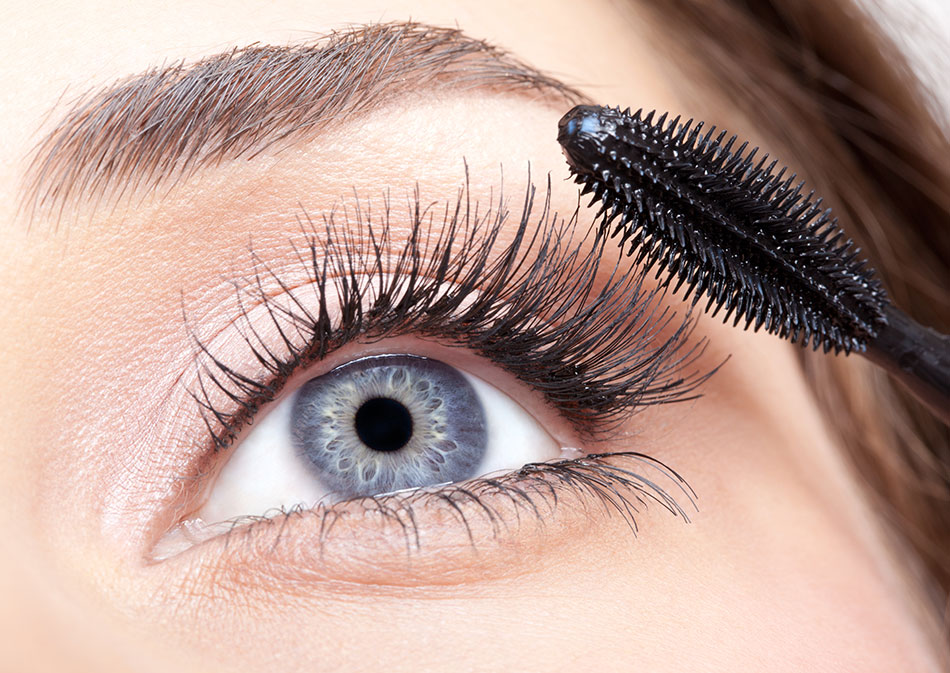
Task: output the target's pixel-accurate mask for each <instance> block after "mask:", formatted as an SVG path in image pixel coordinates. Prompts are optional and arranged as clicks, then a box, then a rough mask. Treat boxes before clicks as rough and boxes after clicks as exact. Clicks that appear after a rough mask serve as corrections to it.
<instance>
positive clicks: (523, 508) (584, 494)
mask: <svg viewBox="0 0 950 673" xmlns="http://www.w3.org/2000/svg"><path fill="white" fill-rule="evenodd" d="M635 467H639V468H641V469H643V468H645V469H648V470H650V471H652V472H655V473H656V475H657V476H656V477H655V478H653V479H650V478H647V477H645V476H643V474H641V472H639V471H636V470H635V469H634V468H635ZM659 480H663V481H665V482H668V483H669V484H671V485H672V486H673V490H675V491H677V492H678V494H679V495H681V496H684V497H685V499H686V500H687V502H688V503H689V505H690V508H691V509H693V510H697V503H696V493H695V492H694V491H693V490H692V488H691V487H690V486H689V484H688V483H687V482H686V481H685V480H684V479H683V478H682V477H681V476H680V475H679V474H677V473H676V472H675V471H674V470H673V469H671V468H670V467H668V466H667V465H665V464H664V463H662V462H660V461H658V460H656V459H655V458H651V457H650V456H647V455H645V454H641V453H636V452H633V451H622V452H613V453H604V454H591V455H588V456H584V457H583V458H574V459H570V460H562V461H557V462H553V463H529V464H527V465H525V466H523V467H522V468H520V469H518V470H515V471H513V472H509V473H507V474H504V475H502V476H499V477H494V478H486V477H481V478H478V479H473V480H470V481H466V482H460V483H457V484H449V485H443V486H440V487H438V488H437V489H432V490H427V489H420V490H414V491H409V492H405V493H390V494H383V495H373V496H365V497H359V498H352V499H349V500H344V501H341V502H338V503H334V504H331V505H327V504H323V503H320V504H318V505H316V506H315V507H308V506H304V505H299V506H295V507H291V508H285V509H281V510H279V511H277V512H276V513H270V514H269V515H266V516H245V517H239V518H236V519H233V520H231V521H229V522H227V524H228V529H227V530H226V531H225V532H224V533H222V535H223V536H224V538H225V544H226V545H230V544H231V543H232V540H236V541H240V542H242V543H251V544H253V543H255V542H257V543H266V545H267V546H268V547H269V548H270V550H271V551H273V550H274V549H275V548H276V547H277V545H278V544H280V540H281V536H282V534H283V532H284V531H285V529H286V526H287V524H288V523H289V521H290V520H292V519H295V518H300V517H307V518H308V519H310V518H312V517H316V519H317V521H318V522H319V523H318V524H317V525H316V526H315V528H316V529H317V530H319V542H318V545H319V549H320V551H321V554H323V552H324V551H325V549H326V544H327V542H328V540H329V539H330V537H331V534H332V532H333V530H334V527H335V526H337V525H338V524H339V523H340V522H341V521H342V520H344V519H347V518H350V517H375V518H376V519H377V520H378V522H379V523H380V524H381V525H385V523H387V522H388V523H390V524H392V525H394V526H395V529H396V530H397V531H399V532H400V533H401V534H402V535H403V536H404V537H405V546H406V552H407V554H411V553H412V552H413V551H416V550H419V549H421V548H422V540H421V535H420V530H421V523H420V521H423V520H424V519H423V517H422V516H421V515H419V514H417V511H425V512H427V514H431V512H432V507H443V508H445V509H446V511H448V512H450V513H451V514H453V515H454V516H455V517H456V518H457V519H458V522H459V525H461V526H462V528H463V529H464V530H465V531H466V533H467V535H468V539H469V543H470V544H472V545H473V546H475V544H476V542H475V537H474V535H473V533H472V528H473V526H474V525H476V523H477V519H480V520H481V522H482V523H487V524H488V525H489V526H490V529H491V533H492V535H493V536H494V537H496V538H497V537H498V535H499V534H501V533H502V532H503V531H506V530H508V528H509V525H510V523H511V522H512V520H514V521H515V522H516V523H518V524H519V525H520V524H523V523H525V520H524V518H523V517H522V515H523V514H526V515H528V517H530V518H533V519H534V520H536V521H537V522H538V523H540V524H542V525H543V524H545V522H547V521H548V517H549V515H550V514H551V513H553V511H554V510H555V509H556V508H557V506H558V505H559V504H560V503H561V501H562V500H563V499H564V498H565V497H570V496H574V497H577V498H578V499H579V500H580V501H581V502H583V503H584V505H583V506H584V507H587V506H589V505H590V504H593V505H594V506H599V507H600V508H601V509H602V510H603V512H604V513H605V514H607V515H617V516H620V517H621V518H622V519H623V520H624V522H625V523H626V524H627V526H628V527H629V529H630V531H631V532H632V533H633V534H634V535H636V533H637V531H638V526H637V521H636V515H637V514H639V513H640V512H641V511H643V510H645V509H647V508H649V506H650V503H654V504H656V505H659V506H660V507H662V508H663V509H664V510H666V511H667V512H669V513H670V514H672V515H673V516H675V517H679V518H681V519H683V520H684V521H685V522H687V523H688V522H689V521H690V518H689V512H688V511H687V510H686V509H684V508H683V507H682V506H681V505H680V504H679V502H678V501H677V499H676V498H674V496H673V495H671V494H670V493H669V492H668V491H667V490H665V489H664V488H663V487H662V486H661V485H660V484H659V483H658V482H659ZM506 507H510V508H512V509H514V510H515V511H516V512H517V516H515V517H514V519H513V517H512V516H510V513H506V512H505V511H503V510H504V509H505V508H506ZM267 531H271V532H274V536H273V537H272V538H258V537H256V535H258V534H264V533H266V532H267ZM252 535H254V536H255V537H253V538H252V537H251V536H252Z"/></svg>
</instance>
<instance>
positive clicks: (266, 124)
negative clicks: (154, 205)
mask: <svg viewBox="0 0 950 673" xmlns="http://www.w3.org/2000/svg"><path fill="white" fill-rule="evenodd" d="M439 89H441V90H463V91H465V90H481V91H491V92H495V93H515V94H520V95H527V96H530V97H535V98H541V99H546V100H550V99H552V98H553V99H554V100H555V102H557V103H565V104H575V103H578V102H581V101H583V100H584V96H583V95H582V94H581V93H579V92H578V91H577V90H575V89H574V88H572V87H570V86H568V85H567V84H565V83H563V82H561V81H559V80H558V79H555V78H554V77H552V76H550V75H548V74H545V73H543V72H541V71H539V70H537V69H535V68H533V67H531V66H529V65H527V64H526V63H524V62H522V61H520V60H518V59H517V58H515V57H513V56H512V55H510V54H508V53H507V52H505V51H504V50H502V49H499V48H497V47H495V46H493V45H491V44H489V43H487V42H485V41H483V40H477V39H473V38H471V37H468V36H466V35H465V34H464V33H462V32H461V31H460V30H458V29H449V28H438V27H434V26H429V25H426V24H420V23H411V22H410V23H404V22H397V23H384V24H372V25H361V26H356V27H353V28H350V29H347V30H344V31H339V32H334V33H331V34H329V35H328V36H326V37H325V38H323V39H321V40H319V41H318V42H317V43H316V44H311V45H296V46H265V45H251V46H249V47H244V48H241V49H234V50H232V51H229V52H226V53H222V54H218V55H215V56H211V57H208V58H205V59H202V60H200V61H198V62H195V63H191V64H185V63H178V64H173V65H171V66H166V67H161V68H154V69H152V70H149V71H147V72H145V73H143V74H141V75H136V76H132V77H129V78H126V79H124V80H121V81H119V82H117V83H116V84H114V85H111V86H109V87H107V88H105V89H102V90H98V91H93V92H92V93H89V94H86V95H85V96H82V97H81V98H80V100H79V101H78V102H77V103H75V104H74V105H73V107H72V109H71V110H70V112H68V113H67V114H66V116H65V117H64V118H63V119H62V120H61V121H60V122H59V123H58V124H57V125H56V126H55V127H54V129H53V130H52V131H51V132H50V133H49V134H48V135H47V136H46V137H45V138H44V139H43V140H42V141H40V143H39V144H38V146H37V147H36V149H35V151H34V155H33V157H32V160H31V163H30V166H29V168H28V170H27V172H26V180H25V189H24V192H23V201H22V206H24V210H25V211H26V212H27V214H28V216H29V217H30V218H31V219H32V218H33V217H35V216H36V215H37V213H38V212H39V211H42V212H48V213H50V214H52V215H54V216H58V215H61V214H62V212H63V210H64V208H66V207H67V206H69V205H75V204H78V203H83V202H97V203H100V202H102V201H107V202H108V201H112V200H113V199H117V198H120V197H121V196H123V195H125V194H129V193H133V192H136V191H137V190H141V189H146V190H148V189H153V188H155V187H157V186H159V185H163V184H172V185H173V184H174V183H175V182H177V181H179V180H181V179H183V178H186V177H187V176H188V175H190V174H192V173H193V172H194V171H196V170H198V169H201V168H203V167H206V166H209V165H217V164H220V163H221V162H223V161H229V160H234V159H239V158H244V159H247V158H251V157H253V156H255V155H256V154H258V153H260V152H262V151H264V150H267V149H269V148H273V147H274V146H275V145H278V144H280V143H291V142H299V141H309V140H312V139H313V138H314V137H316V136H317V135H319V133H320V132H321V131H323V130H324V129H326V128H329V127H332V126H333V125H334V124H345V123H346V122H347V121H348V120H350V119H352V118H353V117H354V116H355V115H358V114H359V113H361V112H365V111H368V110H372V109H374V108H376V107H379V106H380V105H382V104H384V103H386V102H387V101H391V100H393V98H394V97H397V96H400V95H405V94H407V93H411V92H419V91H433V90H439Z"/></svg>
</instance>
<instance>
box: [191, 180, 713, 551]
mask: <svg viewBox="0 0 950 673" xmlns="http://www.w3.org/2000/svg"><path fill="white" fill-rule="evenodd" d="M528 185H529V186H528V188H527V190H526V192H525V197H524V202H523V205H522V208H521V215H520V218H519V222H518V224H517V226H516V227H512V229H513V231H514V237H513V239H512V241H511V242H510V243H500V242H499V240H498V238H499V235H500V233H501V232H502V230H503V229H505V228H506V223H507V221H508V211H507V208H506V203H505V200H504V197H503V192H502V193H501V194H500V195H499V197H498V199H497V205H496V206H495V207H494V208H489V209H488V210H487V211H486V212H484V213H479V209H478V204H477V202H476V203H474V204H473V203H472V202H471V200H470V198H469V191H468V179H467V175H466V181H465V183H464V185H463V186H462V188H461V189H460V190H459V193H458V197H457V199H456V201H455V202H454V203H452V202H448V203H446V205H445V208H444V211H443V212H442V213H441V218H438V219H437V218H436V215H435V213H436V211H435V208H434V205H432V204H430V205H429V206H426V207H423V206H422V203H421V198H420V195H419V192H418V188H417V190H416V193H415V194H414V198H413V200H412V201H411V203H410V218H411V219H410V231H409V235H408V242H407V243H405V244H403V243H402V239H401V238H400V239H399V240H398V241H394V240H393V239H392V238H391V236H390V214H391V204H390V202H389V199H388V196H387V198H386V201H385V207H384V209H383V212H382V216H381V217H380V218H374V214H373V213H372V212H371V210H369V208H365V209H364V206H363V205H362V204H361V203H360V200H359V199H358V198H357V199H356V205H355V208H353V209H351V210H347V209H345V208H344V209H342V211H338V210H332V211H330V212H329V213H327V214H326V215H324V216H323V217H322V218H321V220H320V222H319V225H318V223H316V222H314V221H313V220H312V219H311V218H310V217H309V216H307V215H306V214H304V215H303V216H302V217H301V218H299V221H300V224H301V226H302V228H303V231H304V234H305V238H306V244H305V246H303V247H302V248H301V247H298V246H294V252H295V254H296V257H297V260H298V261H299V262H300V264H301V266H302V267H303V269H304V271H305V273H306V278H307V285H310V286H313V287H314V288H315V289H316V295H317V299H318V301H317V302H316V304H317V306H319V309H318V310H314V309H311V308H308V307H307V306H304V305H303V304H302V303H301V301H300V299H299V298H297V297H295V296H294V295H293V293H292V288H291V285H290V283H288V282H284V281H282V280H281V278H280V277H279V275H278V273H277V272H275V271H273V270H271V269H270V267H268V266H267V265H266V264H265V263H264V262H262V261H261V260H260V259H259V258H258V257H257V256H256V255H255V254H254V253H253V251H252V256H253V258H254V261H255V263H256V264H257V265H258V271H257V273H256V274H255V275H254V276H253V279H252V280H251V281H246V280H245V281H244V282H235V283H233V285H234V287H235V291H236V293H237V298H238V304H239V306H240V320H239V321H238V324H239V325H241V326H242V328H241V329H240V332H241V339H242V341H243V342H244V345H245V346H246V347H247V348H249V350H250V354H251V356H252V360H253V361H254V362H255V363H256V364H257V367H258V368H259V369H262V370H263V372H264V373H263V375H253V374H249V373H244V372H242V371H239V370H238V369H237V368H235V367H232V366H231V365H229V364H227V363H225V362H224V361H223V360H222V359H221V358H219V357H217V356H215V355H214V354H213V353H212V349H211V348H210V347H209V346H208V345H206V344H205V343H204V342H203V341H202V340H201V339H199V338H198V337H197V336H194V333H193V338H194V341H195V343H196V345H197V352H196V363H197V366H198V379H197V385H196V387H195V388H194V389H193V390H192V393H191V394H192V397H193V398H194V399H195V400H196V402H197V403H198V404H199V406H200V409H201V412H202V417H203V419H204V422H205V424H206V426H207V428H208V430H209V432H210V436H211V440H212V444H213V446H214V448H215V450H216V451H222V450H226V449H228V448H229V447H230V446H231V445H232V444H233V443H234V441H235V439H236V437H237V436H238V434H239V433H240V432H241V430H242V429H243V428H244V427H245V426H246V425H247V424H248V423H250V422H252V421H253V419H254V417H255V416H256V414H257V412H258V411H259V409H260V408H261V407H262V406H263V405H265V404H267V403H268V402H271V401H272V400H274V399H275V398H276V397H277V396H278V395H279V393H280V392H281V390H282V389H283V388H284V387H285V385H286V383H287V381H288V379H289V378H290V377H291V376H292V375H293V374H295V373H296V372H298V371H300V370H302V369H304V368H305V367H306V366H307V365H310V364H312V363H314V362H317V361H319V360H321V359H323V358H324V357H326V356H327V355H328V354H330V353H331V352H333V351H334V350H336V349H338V348H340V347H342V346H344V345H345V344H347V343H350V342H354V341H357V340H358V341H360V342H362V343H371V342H374V341H378V340H382V339H385V338H388V337H393V336H400V335H406V334H414V335H417V336H421V337H428V338H433V339H438V340H439V341H440V342H443V343H445V342H449V343H452V344H455V345H458V346H462V347H467V348H468V349H470V350H472V351H474V352H476V353H478V354H480V355H482V356H484V357H485V358H487V359H488V360H490V361H491V362H493V363H495V364H496V365H498V366H500V367H501V368H502V369H504V370H507V371H508V372H509V373H511V374H513V375H514V376H515V377H516V378H517V379H519V380H521V381H522V382H524V383H526V384H528V385H529V386H531V387H532V388H534V389H535V390H537V391H539V392H540V393H541V395H542V396H543V397H544V399H545V400H546V401H547V403H548V404H549V405H550V406H551V407H552V408H553V409H555V410H556V411H557V412H558V413H560V414H561V415H562V416H563V417H564V418H565V419H567V420H568V421H569V422H570V424H571V425H572V427H573V428H574V429H575V431H576V432H577V433H579V435H581V436H583V437H586V438H588V439H592V440H595V441H596V440H601V439H605V438H607V437H609V436H610V435H611V434H612V433H613V432H614V431H615V430H616V429H617V426H618V425H619V424H620V423H622V422H623V421H624V420H626V419H628V418H629V416H630V415H631V414H633V413H635V412H636V411H637V410H639V409H642V408H644V407H646V406H650V405H656V404H667V403H671V402H677V401H684V400H688V399H693V398H695V397H696V396H697V395H696V389H697V387H699V386H700V385H701V384H702V383H703V382H704V381H705V380H706V379H707V378H708V377H709V376H711V375H712V373H713V372H714V371H715V370H712V371H707V372H700V371H698V370H695V369H694V368H693V365H694V364H695V363H696V360H697V359H698V358H699V357H700V356H701V355H702V353H703V350H704V347H705V341H699V342H697V343H695V344H692V345H689V344H688V337H689V335H690V332H691V330H692V328H693V326H694V324H695V321H694V319H693V317H692V315H691V313H690V312H689V311H687V312H686V313H685V315H684V316H683V317H682V318H681V319H680V321H679V322H678V323H673V321H674V319H675V318H676V314H675V313H671V312H670V311H669V310H667V309H664V308H662V306H661V305H660V300H661V298H662V296H663V293H664V288H663V287H662V286H661V287H658V288H649V289H647V288H645V287H644V279H645V278H644V274H643V273H642V272H628V273H624V270H623V269H622V268H621V266H620V265H621V264H622V261H619V260H620V259H621V258H618V262H617V264H616V266H614V267H613V269H612V270H611V272H610V274H609V276H608V278H607V279H606V281H604V282H602V283H599V282H598V275H597V272H598V269H599V266H600V262H601V258H602V256H603V253H604V245H605V243H606V239H604V238H603V237H602V236H600V235H599V234H596V233H595V235H594V240H593V244H592V245H591V246H590V247H589V248H588V249H587V250H586V251H582V250H581V248H579V247H578V246H577V244H576V242H575V243H572V241H573V240H574V236H573V234H574V233H575V232H576V231H577V230H578V213H579V209H578V210H575V211H574V213H573V215H572V216H571V217H570V218H568V219H563V218H561V219H559V218H558V216H557V214H556V213H552V211H551V210H550V200H551V184H550V176H548V182H547V189H546V191H545V196H544V201H543V208H542V212H541V214H540V216H539V217H538V218H537V221H536V222H533V218H532V211H533V209H534V203H535V196H536V190H535V188H534V186H533V185H532V183H531V180H530V174H529V176H528ZM377 219H378V220H379V221H377ZM435 222H438V223H439V224H438V226H435ZM532 227H534V231H532ZM590 231H596V230H595V229H594V228H593V227H591V228H590V229H589V230H588V233H590ZM529 251H535V254H534V256H533V257H532V258H530V259H529V258H528V255H527V253H528V252H529ZM268 286H273V288H276V290H277V291H278V296H280V295H281V294H282V295H284V296H286V297H289V301H286V302H283V303H282V302H281V301H278V300H276V299H275V298H274V296H272V295H271V293H269V292H268V290H267V287H268ZM273 288H272V289H273ZM447 288H448V289H447ZM332 303H335V304H336V305H337V306H338V310H337V311H336V312H335V313H336V314H337V317H336V318H335V319H334V318H332V317H331V315H330V311H329V310H328V308H327V306H328V305H329V304H332ZM251 305H253V306H260V307H263V308H264V310H265V312H266V318H265V321H266V322H267V323H269V327H271V328H276V334H277V335H278V337H277V341H278V342H279V346H278V347H277V348H275V347H273V346H272V345H269V343H268V341H270V343H273V342H274V339H273V338H271V339H268V338H267V337H265V336H263V335H262V331H261V330H260V329H259V328H257V327H256V326H255V325H256V323H255V321H254V320H253V319H252V317H251V315H250V310H251V308H249V306H251ZM186 321H187V315H186ZM664 334H666V335H668V336H665V337H663V336H661V335H664ZM691 369H692V371H690V372H688V373H684V372H685V371H686V370H691ZM228 407H230V408H228ZM626 460H632V461H634V462H637V463H638V464H639V465H641V466H642V465H647V464H649V465H652V466H653V467H654V468H656V469H657V470H659V471H660V473H661V474H662V475H664V476H665V477H666V478H668V480H669V481H670V482H671V483H672V484H673V485H674V488H675V490H677V491H680V492H682V493H684V494H685V495H686V497H687V499H688V500H689V502H690V504H692V505H693V506H694V507H695V494H694V493H693V492H692V491H691V489H690V488H689V486H688V484H686V482H685V481H684V480H683V479H682V478H680V477H679V475H677V474H676V473H675V472H673V471H672V470H671V469H670V468H668V467H667V466H665V465H664V464H662V463H660V462H659V461H656V460H655V459H652V458H649V457H647V456H644V455H642V454H639V453H636V452H630V451H619V452H612V453H609V454H591V455H587V456H584V457H582V458H578V459H571V460H562V461H558V462H556V463H543V464H532V465H526V466H524V467H523V468H522V469H520V470H518V471H515V472H512V473H510V474H508V475H505V476H504V477H500V478H479V479H475V480H471V481H469V482H465V483H463V484H453V485H449V486H448V487H440V488H439V489H437V490H436V491H431V490H429V489H425V490H423V491H421V492H417V493H411V494H401V493H397V494H389V495H380V496H371V497H366V498H357V499H351V500H345V501H342V502H338V503H335V504H333V505H329V506H325V505H318V506H317V507H315V508H306V509H304V508H295V509H292V510H289V511H280V512H277V513H276V516H274V517H267V518H266V519H264V520H261V519H259V518H257V517H242V518H241V519H240V520H235V521H232V522H230V529H229V531H232V532H233V530H234V529H235V528H236V527H246V528H247V532H248V534H249V533H250V531H251V530H257V529H260V528H262V527H263V528H270V527H271V526H272V525H273V524H274V523H275V522H281V523H280V526H279V527H278V528H277V530H283V524H285V523H286V522H287V520H289V519H291V518H293V517H295V516H297V515H301V514H303V513H307V514H315V515H318V516H319V517H320V524H319V525H320V530H321V531H322V530H324V529H325V527H327V526H328V525H331V524H332V522H333V521H334V520H335V518H336V517H338V516H340V515H341V513H343V512H347V513H350V514H352V512H353V508H354V507H355V508H357V510H358V511H361V512H363V513H366V514H369V513H372V512H375V513H376V514H385V515H386V516H387V517H389V518H390V519H391V520H394V521H396V522H398V523H399V524H400V525H401V526H402V527H403V530H404V531H406V533H407V546H411V545H410V544H409V541H410V539H411V538H412V537H413V536H412V535H409V533H410V531H409V530H408V529H406V525H407V523H406V522H410V523H411V526H413V527H414V526H416V521H417V517H416V514H415V513H414V511H413V508H414V506H415V505H418V504H420V502H421V501H425V502H426V503H427V504H433V503H435V502H438V503H441V504H443V505H446V506H448V507H450V508H451V509H452V512H453V513H454V514H457V515H458V516H459V518H460V523H462V524H463V525H464V526H465V528H466V529H468V526H469V523H468V519H467V515H466V513H465V512H464V511H463V509H464V507H462V506H460V505H466V504H468V505H471V506H472V507H473V508H474V511H477V512H479V513H481V514H483V515H485V517H487V520H488V521H489V522H490V523H491V524H492V526H493V527H494V525H495V523H496V522H497V521H498V520H501V519H502V514H501V513H500V512H499V511H498V510H497V509H496V505H499V503H504V502H510V503H511V504H513V505H515V506H516V507H517V506H518V505H522V506H524V507H525V508H526V509H528V510H530V511H531V512H532V513H533V514H535V515H537V516H538V518H539V519H541V512H542V510H547V511H551V510H553V508H554V506H555V505H556V504H557V503H558V502H559V495H558V494H559V493H561V494H564V493H565V492H568V491H569V492H570V493H571V494H572V495H583V494H587V495H590V496H591V497H592V498H593V499H594V500H596V501H598V502H599V503H600V504H601V505H603V506H604V508H605V509H606V510H607V511H608V512H614V513H619V514H620V515H621V516H622V517H623V518H624V520H625V521H626V522H627V523H628V525H629V526H630V528H631V530H633V531H634V532H635V531H636V521H635V519H634V514H635V513H636V512H637V511H638V509H637V505H638V504H640V505H646V502H647V501H648V500H653V501H656V502H658V503H660V504H661V505H662V506H663V507H664V508H666V509H667V510H669V511H670V512H672V513H673V514H674V515H678V516H681V517H682V518H683V519H685V520H688V517H687V516H686V514H685V512H684V510H683V509H682V508H681V507H680V505H678V504H677V503H676V501H675V500H674V498H673V497H672V496H670V495H669V494H668V493H667V492H666V491H665V490H664V489H663V487H662V486H660V484H659V483H658V482H657V481H655V480H650V479H645V478H644V477H641V476H640V475H638V474H636V473H635V472H632V471H630V470H628V469H625V468H623V467H619V466H617V465H615V464H613V463H614V461H626ZM494 496H498V497H500V499H501V500H498V499H496V498H495V497H494ZM392 517H395V519H392ZM384 518H386V517H384ZM267 522H270V524H269V525H268V523H267ZM249 523H250V524H251V525H250V526H247V524H249ZM331 527H332V526H331ZM415 533H416V534H415V540H416V542H417V543H418V535H417V531H415ZM229 535H230V532H229Z"/></svg>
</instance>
